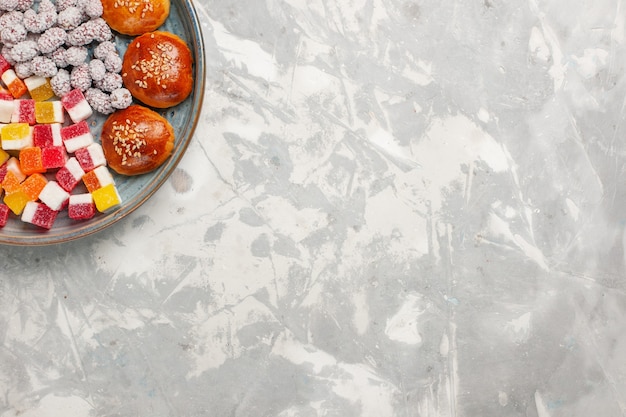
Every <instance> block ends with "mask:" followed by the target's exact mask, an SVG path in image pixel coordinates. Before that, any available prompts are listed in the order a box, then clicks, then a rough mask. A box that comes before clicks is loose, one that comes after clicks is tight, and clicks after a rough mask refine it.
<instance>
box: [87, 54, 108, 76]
mask: <svg viewBox="0 0 626 417" xmlns="http://www.w3.org/2000/svg"><path fill="white" fill-rule="evenodd" d="M106 73H107V69H106V67H105V66H104V62H102V60H100V59H92V60H91V61H89V75H91V79H92V80H93V81H100V80H101V79H102V78H104V75H105V74H106Z"/></svg>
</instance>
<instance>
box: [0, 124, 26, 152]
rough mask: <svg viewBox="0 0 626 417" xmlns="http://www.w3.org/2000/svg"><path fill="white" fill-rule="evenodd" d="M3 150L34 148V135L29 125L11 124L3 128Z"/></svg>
mask: <svg viewBox="0 0 626 417" xmlns="http://www.w3.org/2000/svg"><path fill="white" fill-rule="evenodd" d="M0 135H2V149H4V150H5V151H9V150H19V149H22V148H25V147H27V146H32V141H33V133H32V128H31V127H30V125H29V124H28V123H9V124H8V125H5V126H3V127H2V133H0Z"/></svg>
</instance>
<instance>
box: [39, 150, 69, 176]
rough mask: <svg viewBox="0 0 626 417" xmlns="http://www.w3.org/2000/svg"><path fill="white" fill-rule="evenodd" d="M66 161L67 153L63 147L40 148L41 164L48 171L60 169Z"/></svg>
mask: <svg viewBox="0 0 626 417" xmlns="http://www.w3.org/2000/svg"><path fill="white" fill-rule="evenodd" d="M66 161H67V153H66V152H65V147H64V146H48V147H46V148H41V162H42V163H43V167H44V168H45V169H46V170H48V169H56V168H62V167H63V166H64V165H65V163H66Z"/></svg>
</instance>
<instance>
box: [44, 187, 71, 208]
mask: <svg viewBox="0 0 626 417" xmlns="http://www.w3.org/2000/svg"><path fill="white" fill-rule="evenodd" d="M69 198H70V195H69V193H68V192H67V191H65V190H64V189H63V188H61V186H60V185H59V183H57V182H56V181H48V183H47V184H46V186H45V187H44V188H43V190H41V192H40V193H39V199H40V200H41V201H42V202H43V203H45V204H46V205H47V206H48V207H50V208H51V209H52V210H57V211H58V210H61V209H62V208H63V206H64V205H65V203H67V201H68V199H69Z"/></svg>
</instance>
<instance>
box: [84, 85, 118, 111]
mask: <svg viewBox="0 0 626 417" xmlns="http://www.w3.org/2000/svg"><path fill="white" fill-rule="evenodd" d="M85 98H86V99H87V103H89V105H90V106H91V108H92V109H94V110H95V111H97V112H99V113H102V114H111V113H113V112H114V111H115V109H114V108H113V105H112V104H111V97H109V95H108V94H107V93H105V92H104V91H102V90H99V89H97V88H88V89H87V91H85Z"/></svg>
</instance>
